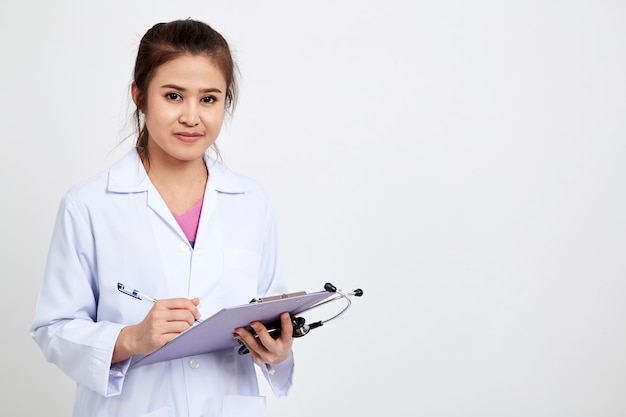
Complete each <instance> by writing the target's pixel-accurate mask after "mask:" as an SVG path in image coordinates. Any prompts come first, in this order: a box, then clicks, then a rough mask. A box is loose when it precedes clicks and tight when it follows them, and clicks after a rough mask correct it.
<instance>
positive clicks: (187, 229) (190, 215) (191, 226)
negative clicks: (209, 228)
mask: <svg viewBox="0 0 626 417" xmlns="http://www.w3.org/2000/svg"><path fill="white" fill-rule="evenodd" d="M202 201H203V199H200V201H198V202H197V203H196V204H195V205H194V206H193V207H192V208H191V209H189V211H188V212H186V213H183V214H181V215H180V216H177V215H175V214H174V218H175V219H176V221H177V222H178V224H179V225H180V227H181V229H183V233H185V236H186V237H187V240H189V243H191V247H192V248H193V245H194V243H195V242H196V233H197V232H198V222H199V221H200V213H201V212H202Z"/></svg>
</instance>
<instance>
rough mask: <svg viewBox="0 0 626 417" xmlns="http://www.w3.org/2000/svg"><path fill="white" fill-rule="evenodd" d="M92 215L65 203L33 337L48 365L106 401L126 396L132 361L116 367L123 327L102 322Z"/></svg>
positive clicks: (55, 233)
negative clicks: (123, 392)
mask: <svg viewBox="0 0 626 417" xmlns="http://www.w3.org/2000/svg"><path fill="white" fill-rule="evenodd" d="M87 218H88V212H87V210H83V211H82V212H81V210H79V208H77V205H76V204H75V203H74V202H73V200H72V198H71V195H70V194H68V195H67V196H66V197H65V198H64V199H63V200H62V202H61V205H60V208H59V211H58V215H57V220H56V224H55V228H54V231H53V233H52V239H51V243H50V249H49V252H48V259H47V263H46V267H45V271H44V277H43V282H42V285H41V289H40V292H39V296H38V300H37V305H36V309H35V317H34V320H33V324H32V326H31V329H30V334H31V336H32V337H33V339H34V340H35V342H36V343H37V344H38V345H39V347H40V348H41V349H42V351H43V353H44V356H45V357H46V359H47V360H48V361H49V362H52V363H54V364H55V365H57V366H58V367H59V368H60V369H61V371H63V372H64V373H65V374H66V375H68V376H69V377H70V378H72V379H73V380H75V381H76V382H77V383H79V384H82V385H84V386H86V387H88V388H90V389H92V390H94V391H96V392H98V393H100V394H101V395H103V396H112V395H117V394H119V393H120V392H121V389H122V383H123V380H124V375H125V374H126V371H127V370H128V367H129V365H130V361H129V360H128V361H125V362H121V363H118V364H116V365H115V366H113V367H112V366H111V358H112V355H113V349H114V347H115V342H116V340H117V337H118V335H119V332H120V331H121V329H122V327H124V326H123V325H122V324H117V323H112V322H107V321H100V322H97V300H98V297H99V291H98V285H97V279H96V273H97V272H96V268H97V265H96V259H95V243H94V239H93V235H92V233H91V228H90V226H89V222H88V221H87Z"/></svg>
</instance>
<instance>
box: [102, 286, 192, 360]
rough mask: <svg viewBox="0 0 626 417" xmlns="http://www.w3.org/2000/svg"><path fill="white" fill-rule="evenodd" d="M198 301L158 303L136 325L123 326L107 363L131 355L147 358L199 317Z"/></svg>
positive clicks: (167, 300) (181, 300) (160, 301)
mask: <svg viewBox="0 0 626 417" xmlns="http://www.w3.org/2000/svg"><path fill="white" fill-rule="evenodd" d="M199 303H200V300H199V299H198V298H194V299H191V300H189V299H187V298H170V299H165V300H158V301H157V302H156V303H154V305H153V306H152V308H151V309H150V311H149V312H148V314H147V315H146V317H145V318H144V319H143V320H142V321H141V322H140V323H138V324H135V325H131V326H126V327H124V328H123V329H122V331H121V332H120V334H119V336H118V338H117V341H116V342H115V349H114V351H113V358H112V360H111V363H116V362H120V361H122V360H124V359H128V358H130V357H131V356H133V355H137V354H142V355H147V354H149V353H152V352H154V351H155V350H157V349H159V348H160V347H162V346H163V345H164V344H166V343H167V342H169V341H170V340H172V339H173V338H174V337H176V336H177V335H178V334H180V333H181V332H183V331H185V330H187V329H188V328H189V327H191V326H193V324H194V322H195V321H196V319H199V318H200V312H199V311H198V308H197V307H198V304H199Z"/></svg>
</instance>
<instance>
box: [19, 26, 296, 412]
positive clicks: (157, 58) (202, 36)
mask: <svg viewBox="0 0 626 417" xmlns="http://www.w3.org/2000/svg"><path fill="white" fill-rule="evenodd" d="M236 93H237V88H236V66H235V64H234V62H233V60H232V57H231V53H230V49H229V46H228V44H227V42H226V41H225V39H224V38H223V37H222V36H221V35H220V34H219V33H217V32H216V31H215V30H213V29H212V28H211V27H209V26H208V25H206V24H204V23H202V22H199V21H194V20H190V19H189V20H179V21H173V22H169V23H160V24H157V25H155V26H154V27H152V28H151V29H150V30H148V32H147V33H146V34H145V35H144V36H143V38H142V40H141V42H140V45H139V50H138V53H137V59H136V63H135V69H134V80H133V83H132V86H131V94H132V99H133V101H134V103H135V104H136V106H137V110H136V111H135V116H136V120H137V126H138V130H139V134H138V139H137V146H136V148H134V149H132V150H131V151H130V152H129V153H128V154H126V155H125V156H124V157H122V158H121V159H120V160H119V161H118V162H116V163H114V164H113V165H112V166H111V167H110V168H109V169H108V170H106V171H105V172H102V173H101V174H99V175H97V176H95V177H93V178H91V179H89V180H87V181H84V182H82V183H79V184H77V185H75V186H74V187H73V188H71V189H70V190H69V192H68V193H67V194H66V195H65V196H64V198H63V199H62V202H61V204H60V209H59V212H58V216H57V220H56V225H55V228H54V231H53V235H52V240H51V244H50V249H49V254H48V259H47V264H46V268H45V273H44V278H43V283H42V286H41V290H40V293H39V298H38V302H37V306H36V311H35V317H34V321H33V324H32V327H31V330H30V332H31V335H32V337H33V338H34V340H35V341H36V342H37V344H38V345H39V346H40V347H41V349H42V351H43V353H44V355H45V357H46V358H47V360H48V361H50V362H53V363H55V364H56V365H57V366H58V367H59V368H60V369H61V370H62V371H63V372H64V373H65V374H67V375H68V376H69V377H70V378H72V379H73V380H75V381H76V383H77V392H76V400H75V405H74V412H73V415H74V416H77V417H85V416H90V417H96V416H107V417H109V416H119V417H124V416H151V417H161V416H176V417H181V416H194V417H195V416H198V417H199V416H204V417H217V416H236V417H245V416H262V415H264V414H265V401H264V398H263V397H260V396H259V390H258V383H257V377H256V371H255V363H256V365H258V366H259V367H260V369H261V371H262V373H263V374H264V375H265V377H266V378H267V380H268V381H269V384H270V386H271V387H272V389H273V392H274V394H275V395H277V396H284V395H287V393H288V391H289V389H290V387H291V383H292V374H293V366H294V364H293V355H292V352H291V347H292V336H291V332H292V325H291V322H290V320H289V315H288V314H287V313H284V314H283V315H281V320H282V325H283V326H282V327H283V329H282V333H281V335H280V337H278V338H277V339H274V338H272V337H271V336H269V335H268V333H267V330H266V329H265V327H264V326H263V325H262V324H261V323H259V322H253V323H251V327H252V328H253V329H254V330H255V332H256V333H258V334H259V338H258V339H256V338H254V337H253V335H252V334H251V332H249V331H247V330H246V329H244V328H240V329H236V331H235V333H234V334H233V337H234V338H236V339H239V340H240V341H241V342H242V343H243V344H245V345H246V346H247V347H248V349H249V350H250V352H251V355H239V354H238V353H237V348H232V349H225V350H221V351H218V352H214V353H208V354H202V355H197V356H194V357H187V358H183V359H175V360H171V361H166V362H161V363H156V364H152V365H147V366H142V367H137V368H131V367H130V365H131V364H132V362H133V358H136V357H137V356H136V355H145V354H148V353H151V352H153V351H155V350H156V349H158V348H159V347H161V346H163V345H164V344H165V343H166V342H168V341H169V340H171V339H172V338H174V337H175V336H176V335H178V334H179V333H181V332H183V331H185V330H186V329H188V328H189V327H190V326H192V325H193V324H194V321H195V320H196V319H199V318H200V317H201V316H205V317H208V316H210V315H211V314H213V313H215V312H217V311H218V310H220V309H221V308H223V307H227V306H233V305H240V304H245V303H247V302H249V301H250V299H252V298H255V297H257V298H258V297H263V296H267V295H273V294H279V293H285V292H286V290H287V288H286V283H285V279H284V277H283V273H282V270H281V259H280V252H279V245H278V233H277V225H276V220H275V218H274V213H273V211H272V206H271V204H270V202H269V201H268V198H267V196H266V194H265V193H264V192H263V190H262V189H261V188H260V187H259V185H257V183H256V182H254V181H253V180H251V179H249V178H247V177H244V176H242V175H239V174H237V173H235V172H233V171H231V170H229V169H227V168H226V167H225V166H224V165H222V164H221V163H220V162H218V161H217V160H216V159H214V158H211V157H209V156H208V153H207V150H208V149H209V148H210V147H211V146H213V145H214V142H215V140H216V138H217V137H218V134H219V132H220V129H221V127H222V121H223V119H224V116H225V113H226V112H229V111H232V110H233V108H234V105H235V102H236V95H237V94H236ZM118 282H123V283H124V284H125V285H126V286H128V287H131V288H134V289H138V290H139V291H141V292H142V293H144V294H149V295H150V296H152V297H154V298H155V299H157V300H158V301H156V302H155V303H154V304H149V303H145V302H141V301H139V300H137V299H135V298H132V297H128V296H126V295H124V294H123V293H121V292H120V291H118V288H117V283H118Z"/></svg>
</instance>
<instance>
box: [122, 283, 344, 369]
mask: <svg viewBox="0 0 626 417" xmlns="http://www.w3.org/2000/svg"><path fill="white" fill-rule="evenodd" d="M333 295H336V294H335V293H333V292H329V291H319V292H314V293H310V294H304V295H298V296H291V297H287V298H280V297H279V298H278V299H272V300H270V301H262V302H253V303H250V304H244V305H240V306H234V307H227V308H223V309H221V310H220V311H218V312H217V313H215V314H214V315H212V316H211V317H209V318H206V319H204V320H203V321H202V322H201V323H198V324H196V325H195V326H193V327H191V328H189V329H188V330H186V331H184V332H183V333H181V334H179V335H178V336H176V337H175V338H174V339H172V340H170V341H169V342H168V343H166V344H165V345H164V346H163V347H161V348H160V349H158V350H156V351H154V352H152V353H150V354H149V355H146V356H143V357H138V358H136V359H133V363H132V364H131V368H136V367H139V366H144V365H149V364H153V363H157V362H163V361H167V360H171V359H178V358H184V357H186V356H191V355H199V354H201V353H209V352H213V351H216V350H221V349H227V348H232V347H236V346H240V345H239V342H238V341H237V340H235V339H233V332H234V330H235V329H236V328H237V327H244V326H248V325H249V324H250V323H251V322H253V321H256V320H258V321H261V322H265V323H267V322H270V321H273V320H276V319H277V318H278V317H279V316H280V314H281V313H283V312H285V311H288V312H290V313H292V314H298V313H301V312H303V311H305V310H307V309H309V308H311V307H313V306H315V305H316V304H318V303H320V302H322V301H323V300H325V299H327V298H329V297H331V296H333Z"/></svg>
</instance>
